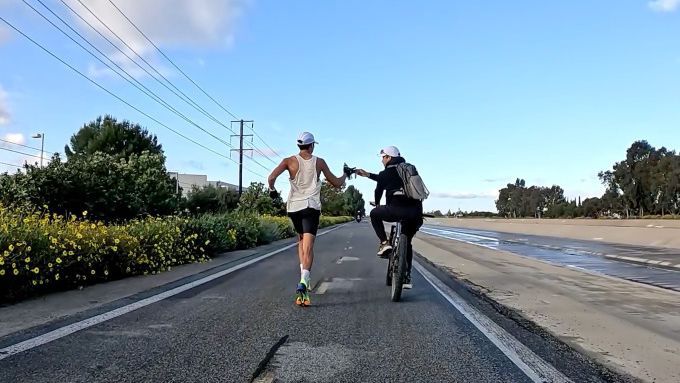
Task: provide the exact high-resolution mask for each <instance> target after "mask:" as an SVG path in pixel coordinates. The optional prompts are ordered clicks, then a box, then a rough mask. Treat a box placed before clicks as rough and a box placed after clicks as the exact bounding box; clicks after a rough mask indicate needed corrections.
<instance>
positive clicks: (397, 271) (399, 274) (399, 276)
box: [392, 234, 408, 302]
mask: <svg viewBox="0 0 680 383" xmlns="http://www.w3.org/2000/svg"><path fill="white" fill-rule="evenodd" d="M407 247H408V237H407V236H406V234H402V235H400V236H399V239H398V242H397V246H396V248H395V249H394V250H393V251H392V257H394V263H393V269H392V302H399V300H400V299H401V290H402V288H403V287H404V277H405V276H406V268H407V266H408V265H407V260H406V251H407Z"/></svg>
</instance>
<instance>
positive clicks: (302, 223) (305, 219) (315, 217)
mask: <svg viewBox="0 0 680 383" xmlns="http://www.w3.org/2000/svg"><path fill="white" fill-rule="evenodd" d="M288 216H289V217H290V219H291V221H293V226H294V227H295V232H296V233H298V234H305V233H308V234H312V235H316V232H317V231H318V230H319V218H320V217H321V212H320V211H319V210H316V209H312V208H311V207H308V208H306V209H304V210H300V211H296V212H293V213H288Z"/></svg>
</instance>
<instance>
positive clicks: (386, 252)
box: [378, 242, 392, 258]
mask: <svg viewBox="0 0 680 383" xmlns="http://www.w3.org/2000/svg"><path fill="white" fill-rule="evenodd" d="M391 252H392V245H390V243H389V242H383V243H381V244H380V247H378V257H380V258H387V257H389V256H390V253H391Z"/></svg>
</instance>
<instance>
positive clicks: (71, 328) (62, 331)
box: [0, 225, 345, 360]
mask: <svg viewBox="0 0 680 383" xmlns="http://www.w3.org/2000/svg"><path fill="white" fill-rule="evenodd" d="M343 226H345V225H340V226H337V227H334V228H332V229H330V230H326V231H324V232H322V233H319V235H317V237H320V236H322V235H325V234H328V233H330V232H333V231H335V230H337V229H339V228H341V227H343ZM295 246H297V243H293V244H290V245H287V246H284V247H282V248H280V249H277V250H274V251H272V252H269V253H267V254H264V255H261V256H259V257H257V258H253V259H251V260H250V261H246V262H243V263H241V264H238V265H236V266H234V267H231V268H229V269H226V270H222V271H220V272H217V273H215V274H211V275H208V276H207V277H204V278H201V279H199V280H196V281H193V282H190V283H187V284H184V285H182V286H178V287H175V288H174V289H171V290H168V291H165V292H163V293H160V294H156V295H154V296H151V297H148V298H145V299H142V300H140V301H137V302H134V303H131V304H129V305H126V306H123V307H120V308H117V309H115V310H111V311H108V312H105V313H103V314H99V315H96V316H93V317H91V318H87V319H84V320H81V321H80V322H76V323H73V324H70V325H68V326H64V327H60V328H58V329H56V330H53V331H50V332H48V333H45V334H42V335H39V336H36V337H35V338H31V339H28V340H25V341H23V342H20V343H16V344H13V345H11V346H8V347H5V348H3V349H0V360H3V359H5V358H8V357H10V356H12V355H16V354H18V353H20V352H24V351H27V350H30V349H32V348H35V347H38V346H42V345H44V344H46V343H49V342H52V341H55V340H57V339H60V338H63V337H65V336H68V335H71V334H73V333H74V332H77V331H80V330H84V329H86V328H89V327H92V326H95V325H98V324H100V323H102V322H106V321H108V320H111V319H114V318H117V317H119V316H121V315H125V314H127V313H130V312H132V311H135V310H137V309H140V308H142V307H145V306H148V305H151V304H154V303H156V302H159V301H162V300H163V299H167V298H170V297H172V296H174V295H177V294H180V293H183V292H185V291H187V290H190V289H193V288H194V287H197V286H200V285H203V284H206V283H208V282H210V281H213V280H215V279H217V278H221V277H223V276H225V275H227V274H231V273H233V272H234V271H237V270H240V269H242V268H244V267H247V266H250V265H252V264H254V263H257V262H260V261H262V260H264V259H267V258H269V257H271V256H273V255H276V254H279V253H281V252H284V251H286V250H288V249H291V248H293V247H295Z"/></svg>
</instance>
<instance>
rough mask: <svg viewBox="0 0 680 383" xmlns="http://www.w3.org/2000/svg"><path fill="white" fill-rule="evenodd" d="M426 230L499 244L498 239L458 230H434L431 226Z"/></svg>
mask: <svg viewBox="0 0 680 383" xmlns="http://www.w3.org/2000/svg"><path fill="white" fill-rule="evenodd" d="M425 229H428V230H433V231H436V232H439V233H448V234H455V235H463V236H466V237H471V238H477V239H483V240H485V241H493V242H498V238H492V237H484V236H482V235H477V234H469V233H463V232H460V231H456V230H450V229H449V230H442V229H437V228H434V227H431V226H428V227H425Z"/></svg>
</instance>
